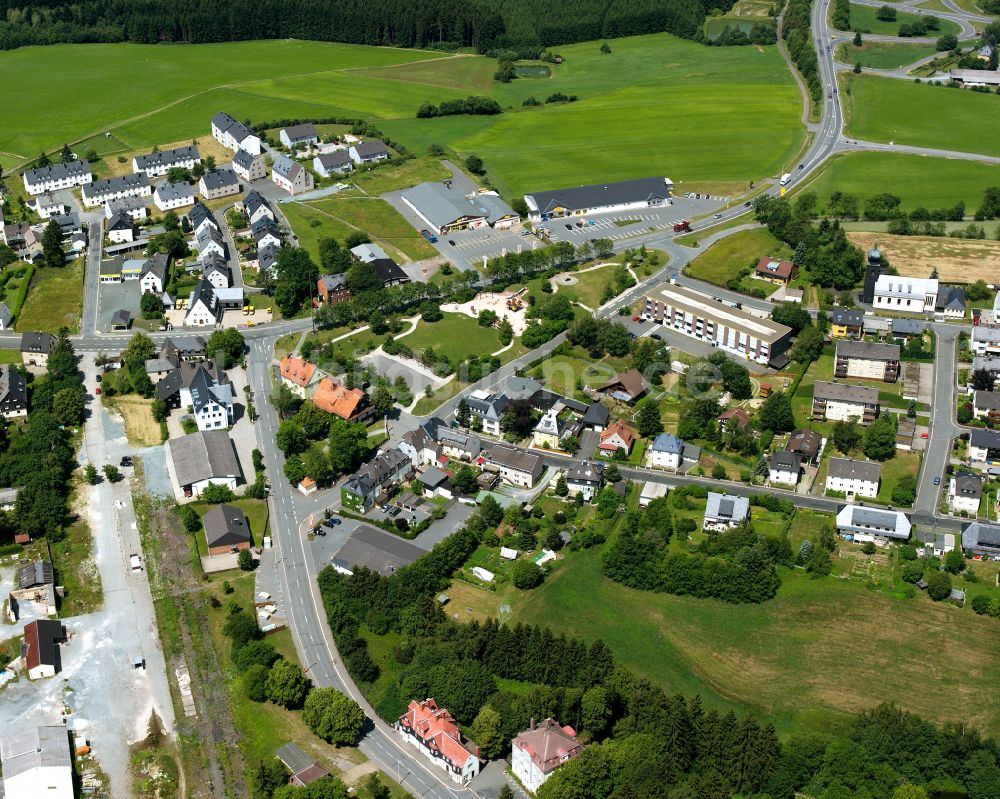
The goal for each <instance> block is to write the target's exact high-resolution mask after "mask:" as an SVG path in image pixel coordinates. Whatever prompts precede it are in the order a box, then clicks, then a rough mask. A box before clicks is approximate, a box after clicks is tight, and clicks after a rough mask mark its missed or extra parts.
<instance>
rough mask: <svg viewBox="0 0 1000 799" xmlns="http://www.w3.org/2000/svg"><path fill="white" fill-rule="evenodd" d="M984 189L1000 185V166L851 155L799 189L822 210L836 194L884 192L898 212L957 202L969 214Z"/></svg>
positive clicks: (901, 156) (838, 158) (895, 155)
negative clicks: (898, 202)
mask: <svg viewBox="0 0 1000 799" xmlns="http://www.w3.org/2000/svg"><path fill="white" fill-rule="evenodd" d="M987 186H1000V166H998V165H995V164H981V163H978V162H976V161H961V160H959V159H957V158H934V157H929V156H920V155H906V154H903V153H874V152H868V153H850V154H847V155H838V156H836V157H834V158H832V159H830V161H829V162H828V163H827V164H826V166H825V167H824V168H823V171H822V172H821V173H820V174H819V175H818V176H817V177H816V179H815V180H813V181H811V182H810V183H808V184H807V185H806V186H805V187H804V188H803V189H802V191H804V192H815V193H816V194H817V196H818V198H819V204H820V206H821V207H822V206H824V205H825V204H826V202H827V200H829V198H830V195H831V194H832V193H833V192H835V191H841V192H844V193H846V194H853V195H855V196H856V197H857V198H858V200H859V202H860V203H861V204H862V206H863V204H864V200H865V199H866V198H867V197H871V196H872V195H874V194H878V193H879V192H883V191H888V192H891V193H892V194H895V195H897V196H899V197H900V198H901V200H902V203H901V206H900V207H901V208H902V209H903V210H904V211H912V210H913V209H914V208H919V207H921V206H923V207H924V208H946V207H948V208H950V207H952V206H954V205H955V204H956V203H957V202H958V201H959V200H962V201H964V202H965V205H966V208H967V210H968V212H969V213H972V212H974V211H975V209H976V208H978V207H979V203H980V200H982V197H983V191H984V190H985V189H986V187H987Z"/></svg>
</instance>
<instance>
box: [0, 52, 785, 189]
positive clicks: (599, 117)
mask: <svg viewBox="0 0 1000 799" xmlns="http://www.w3.org/2000/svg"><path fill="white" fill-rule="evenodd" d="M560 52H561V54H562V55H563V56H564V58H565V59H566V60H565V63H564V64H562V65H559V66H553V67H552V75H551V77H548V78H522V79H518V80H515V81H513V82H512V83H510V84H499V83H495V82H494V81H493V80H492V74H493V71H494V70H495V69H496V61H495V60H494V59H488V58H485V57H480V56H466V55H457V56H443V55H441V54H437V53H431V52H418V51H412V50H398V49H391V48H366V47H360V46H353V45H343V44H331V43H321V42H290V41H266V42H238V43H231V44H217V45H184V46H169V47H168V46H155V45H154V46H149V45H76V46H74V45H59V46H53V47H45V48H22V49H20V50H16V51H12V52H8V53H2V54H0V72H2V74H3V75H4V78H5V80H4V81H3V85H2V86H0V103H3V104H4V105H5V106H6V107H9V108H15V107H19V106H20V104H21V95H20V88H19V87H21V86H24V85H28V84H30V85H32V86H34V87H35V89H36V91H35V94H34V95H33V103H32V109H33V110H32V113H30V114H28V113H24V114H19V115H16V116H14V115H11V116H12V117H13V118H11V119H10V120H8V121H7V122H6V123H5V125H4V127H3V129H2V130H0V158H3V159H4V161H3V163H5V164H6V165H7V166H10V165H12V164H13V163H15V162H16V161H17V160H25V159H30V158H34V157H35V155H36V154H37V153H38V151H40V150H41V149H43V148H45V149H47V150H53V149H56V148H58V147H60V146H61V145H62V144H63V142H70V143H74V145H75V147H76V148H77V149H78V150H84V149H87V148H89V147H93V148H94V149H96V150H97V152H98V153H99V154H105V153H117V152H121V151H126V150H130V149H134V148H142V147H151V146H152V145H154V144H156V145H160V144H163V143H166V142H176V141H183V140H188V139H192V138H199V137H207V136H208V135H209V119H210V118H211V116H212V115H213V114H214V113H216V112H217V111H218V110H220V109H225V110H227V111H228V112H230V113H231V114H233V115H234V116H236V117H237V118H240V119H244V118H250V119H252V120H261V119H269V118H275V117H290V116H300V117H326V116H334V115H342V116H350V117H363V118H366V119H370V120H372V121H373V122H374V123H375V124H377V125H378V126H379V127H380V128H382V129H383V130H384V131H385V132H386V134H387V135H389V136H390V137H392V138H395V139H398V140H399V141H401V142H402V143H404V144H405V145H407V146H408V147H410V148H411V149H412V150H413V151H414V152H418V153H422V152H424V151H425V150H426V147H427V145H429V144H431V143H438V144H442V145H444V146H447V147H451V148H453V149H454V150H455V151H456V152H457V154H458V155H460V156H463V155H466V154H468V153H476V154H478V155H480V156H481V157H482V158H484V159H485V161H486V164H487V167H488V168H489V169H490V175H491V177H492V178H493V179H494V182H495V183H496V184H497V186H498V188H500V189H501V190H502V191H505V192H509V193H514V194H520V193H523V192H525V191H529V190H531V189H546V188H555V187H558V186H562V185H567V184H568V185H572V184H579V183H583V182H590V181H601V180H611V179H625V178H631V177H638V176H644V175H650V174H664V175H668V176H670V177H671V178H672V179H673V180H674V181H675V182H677V183H678V187H679V188H680V187H681V186H682V185H683V184H685V183H686V184H689V185H690V186H692V187H693V186H696V185H697V184H698V183H699V182H701V183H716V184H718V183H720V182H724V183H727V184H728V185H729V186H730V187H731V188H732V193H735V191H736V190H737V189H739V188H741V187H744V186H745V185H746V182H747V181H749V180H752V179H754V178H759V177H762V176H766V175H775V174H779V173H780V172H781V171H782V170H783V169H784V167H785V166H786V165H787V163H788V162H789V161H790V160H791V159H792V158H793V156H794V155H795V153H796V152H797V151H798V149H799V147H800V145H801V142H802V134H803V131H802V130H801V127H800V125H799V114H800V98H799V95H798V91H797V89H796V87H795V85H794V83H793V81H792V78H791V76H790V75H789V73H788V70H787V68H786V66H785V64H784V62H783V61H782V59H781V56H780V54H779V53H778V51H777V49H776V48H774V47H766V48H751V47H733V48H710V49H707V48H705V47H704V46H702V45H698V44H695V43H693V42H689V41H684V40H680V39H677V38H675V37H673V36H670V35H668V34H658V35H651V36H640V37H634V38H628V39H619V40H614V41H613V42H612V53H610V54H607V55H605V54H601V53H600V52H599V48H598V44H597V43H594V42H588V43H584V44H577V45H570V46H567V47H565V48H561V49H560ZM39 74H58V75H59V76H60V80H59V81H56V82H49V83H46V82H43V83H45V85H41V84H39V82H38V81H37V80H36V77H37V75H39ZM122 74H128V75H129V81H127V82H126V84H125V85H122V81H121V75H122ZM555 92H563V93H565V94H567V95H577V96H578V97H579V100H578V102H575V103H569V104H560V105H544V106H542V107H539V108H523V107H522V101H523V100H524V99H525V98H528V97H532V96H533V97H536V98H537V99H539V100H540V101H544V100H545V99H546V98H547V97H548V96H549V95H551V94H553V93H555ZM473 93H476V94H489V95H491V96H493V97H494V98H496V99H497V101H498V102H500V104H501V105H503V106H504V107H505V108H509V110H508V112H506V113H504V114H501V115H498V116H494V117H464V116H462V117H447V118H438V119H430V120H417V119H416V118H415V112H416V109H417V107H418V106H419V105H420V104H421V103H422V102H423V101H425V100H427V101H432V102H440V101H442V100H445V99H449V98H455V97H464V96H466V95H469V94H473ZM106 133H110V134H111V135H110V136H105V134H106Z"/></svg>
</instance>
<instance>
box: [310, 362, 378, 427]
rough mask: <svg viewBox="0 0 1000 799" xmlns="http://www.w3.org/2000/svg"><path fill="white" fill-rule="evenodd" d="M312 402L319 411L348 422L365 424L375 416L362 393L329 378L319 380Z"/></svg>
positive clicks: (369, 402)
mask: <svg viewBox="0 0 1000 799" xmlns="http://www.w3.org/2000/svg"><path fill="white" fill-rule="evenodd" d="M309 365H310V366H311V365H312V364H309ZM316 372H317V373H318V372H319V370H318V369H317V370H316ZM312 401H313V405H315V406H316V407H317V408H319V409H320V410H323V411H326V412H327V413H332V414H333V415H334V416H339V417H340V418H341V419H345V420H347V421H348V422H366V421H368V420H369V419H371V418H372V417H373V416H374V415H375V408H374V406H373V405H372V404H371V401H370V400H369V399H368V395H367V394H365V392H364V391H362V390H361V389H360V388H347V386H343V385H341V384H340V383H336V382H334V381H333V379H331V378H329V377H323V378H321V379H320V381H319V383H318V384H317V385H316V390H315V391H314V392H313V395H312Z"/></svg>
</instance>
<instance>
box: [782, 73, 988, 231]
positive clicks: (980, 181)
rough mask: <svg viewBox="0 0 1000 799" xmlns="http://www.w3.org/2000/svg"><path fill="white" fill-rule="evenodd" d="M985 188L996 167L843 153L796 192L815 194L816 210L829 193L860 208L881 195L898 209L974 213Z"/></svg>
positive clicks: (922, 157)
mask: <svg viewBox="0 0 1000 799" xmlns="http://www.w3.org/2000/svg"><path fill="white" fill-rule="evenodd" d="M893 82H894V83H900V81H893ZM917 88H919V87H917ZM987 99H990V98H987ZM992 99H996V98H992ZM987 186H1000V166H997V165H992V164H981V163H977V162H975V161H961V160H959V159H957V158H931V157H925V156H919V155H905V154H902V153H849V154H846V155H838V156H835V157H834V158H832V159H830V161H829V162H827V164H826V165H825V166H824V167H823V169H822V171H821V172H820V173H819V175H818V176H817V177H816V178H815V179H814V180H811V181H810V182H809V183H808V184H806V186H805V187H804V188H803V189H801V191H803V192H815V193H816V195H817V197H818V199H819V207H820V208H823V207H824V206H825V205H826V204H827V202H828V201H829V199H830V195H831V194H832V193H833V192H835V191H841V192H844V193H845V194H853V195H854V196H855V197H857V198H858V202H859V206H860V208H861V209H862V210H863V207H864V200H865V199H867V198H868V197H871V196H873V195H875V194H877V193H879V192H883V191H887V192H890V193H892V194H895V195H897V196H898V197H899V198H900V199H901V200H902V202H901V203H900V208H901V209H902V210H903V211H907V212H909V211H912V210H913V209H914V208H918V207H921V206H922V207H924V208H951V207H954V205H955V204H956V203H957V202H959V201H962V202H964V203H965V205H966V208H967V212H969V213H974V212H975V210H976V208H978V207H979V203H980V201H981V200H982V198H983V191H984V190H985V189H986V187H987Z"/></svg>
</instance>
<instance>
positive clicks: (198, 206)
mask: <svg viewBox="0 0 1000 799" xmlns="http://www.w3.org/2000/svg"><path fill="white" fill-rule="evenodd" d="M187 218H188V222H190V223H191V232H192V233H194V235H195V236H197V235H198V234H199V233H201V232H202V231H203V230H205V229H207V228H215V229H216V230H218V229H219V223H218V222H216V221H215V216H214V215H213V214H212V212H211V211H210V210H209V209H208V206H206V205H205V204H204V203H202V202H201V201H200V200H199V201H198V202H196V203H195V204H194V208H192V209H191V210H190V211H188V213H187Z"/></svg>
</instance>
